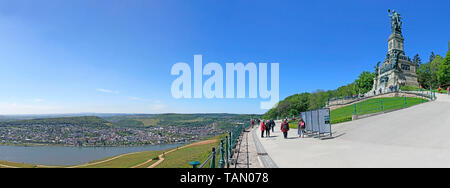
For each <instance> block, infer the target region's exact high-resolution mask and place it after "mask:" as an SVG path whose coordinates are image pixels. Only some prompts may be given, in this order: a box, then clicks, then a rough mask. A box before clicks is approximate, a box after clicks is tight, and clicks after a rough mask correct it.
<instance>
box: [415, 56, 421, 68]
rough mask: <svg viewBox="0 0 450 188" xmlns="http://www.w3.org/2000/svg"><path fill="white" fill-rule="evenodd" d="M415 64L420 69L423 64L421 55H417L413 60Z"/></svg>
mask: <svg viewBox="0 0 450 188" xmlns="http://www.w3.org/2000/svg"><path fill="white" fill-rule="evenodd" d="M413 63H414V64H415V65H416V67H417V68H419V67H420V65H421V64H422V60H421V59H420V57H419V54H416V55H415V56H414V58H413Z"/></svg>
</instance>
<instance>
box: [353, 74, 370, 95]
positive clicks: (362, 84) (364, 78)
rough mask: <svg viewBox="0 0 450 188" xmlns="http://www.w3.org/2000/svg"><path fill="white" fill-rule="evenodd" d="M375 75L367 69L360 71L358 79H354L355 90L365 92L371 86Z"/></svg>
mask: <svg viewBox="0 0 450 188" xmlns="http://www.w3.org/2000/svg"><path fill="white" fill-rule="evenodd" d="M374 77H375V75H374V74H373V73H370V72H368V71H364V72H362V73H361V74H360V75H359V77H358V79H357V80H355V85H356V90H357V92H358V93H367V92H369V91H370V90H371V89H372V87H373V79H374Z"/></svg>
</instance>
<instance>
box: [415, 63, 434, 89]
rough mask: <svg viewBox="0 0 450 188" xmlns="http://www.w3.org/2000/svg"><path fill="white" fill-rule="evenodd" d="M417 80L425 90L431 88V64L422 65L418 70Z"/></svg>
mask: <svg viewBox="0 0 450 188" xmlns="http://www.w3.org/2000/svg"><path fill="white" fill-rule="evenodd" d="M417 80H418V82H419V84H420V85H421V86H422V87H423V88H429V87H430V80H431V68H430V63H425V64H422V65H420V67H419V68H418V69H417Z"/></svg>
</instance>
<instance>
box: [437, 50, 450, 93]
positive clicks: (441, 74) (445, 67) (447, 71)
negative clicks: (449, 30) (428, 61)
mask: <svg viewBox="0 0 450 188" xmlns="http://www.w3.org/2000/svg"><path fill="white" fill-rule="evenodd" d="M437 80H438V81H439V84H440V85H443V84H448V83H450V50H447V54H446V55H445V58H444V60H443V61H442V63H441V64H440V65H439V69H438V72H437Z"/></svg>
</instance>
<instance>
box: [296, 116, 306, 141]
mask: <svg viewBox="0 0 450 188" xmlns="http://www.w3.org/2000/svg"><path fill="white" fill-rule="evenodd" d="M297 128H298V136H299V137H300V138H304V137H305V128H306V123H305V122H304V121H303V119H301V118H300V120H299V121H298V124H297Z"/></svg>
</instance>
